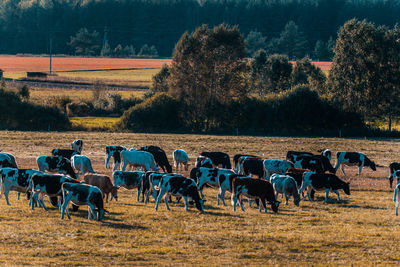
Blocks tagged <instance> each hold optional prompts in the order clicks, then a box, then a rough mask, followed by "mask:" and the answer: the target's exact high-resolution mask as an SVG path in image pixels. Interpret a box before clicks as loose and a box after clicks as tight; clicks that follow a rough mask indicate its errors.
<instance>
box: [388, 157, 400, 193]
mask: <svg viewBox="0 0 400 267" xmlns="http://www.w3.org/2000/svg"><path fill="white" fill-rule="evenodd" d="M399 175H400V162H392V163H390V165H389V182H390V188H392V185H393V180H394V178H395V177H397V183H399Z"/></svg>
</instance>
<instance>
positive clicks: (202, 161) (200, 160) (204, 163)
mask: <svg viewBox="0 0 400 267" xmlns="http://www.w3.org/2000/svg"><path fill="white" fill-rule="evenodd" d="M194 166H195V167H196V168H200V167H205V168H212V167H213V162H212V160H211V159H210V158H208V157H205V156H198V157H197V159H196V164H195V165H194Z"/></svg>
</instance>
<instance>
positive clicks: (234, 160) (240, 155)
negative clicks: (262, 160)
mask: <svg viewBox="0 0 400 267" xmlns="http://www.w3.org/2000/svg"><path fill="white" fill-rule="evenodd" d="M241 157H252V158H259V157H258V156H253V155H247V154H236V155H234V156H233V165H234V166H235V172H236V173H239V172H240V169H239V166H240V162H239V159H240V158H241Z"/></svg>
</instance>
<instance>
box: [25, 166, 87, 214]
mask: <svg viewBox="0 0 400 267" xmlns="http://www.w3.org/2000/svg"><path fill="white" fill-rule="evenodd" d="M65 182H70V183H80V181H79V180H76V179H73V178H70V177H68V176H64V175H60V174H47V173H35V174H33V175H32V177H31V181H30V183H29V190H31V192H32V197H31V202H30V204H31V207H32V210H33V209H34V208H35V204H36V202H37V201H39V204H40V205H41V206H42V208H43V209H44V210H47V207H46V205H45V204H44V201H43V198H38V197H39V194H40V193H44V194H46V195H47V196H48V197H50V199H53V200H52V201H51V202H52V204H53V205H55V206H59V205H58V204H57V198H58V197H59V196H61V195H62V194H61V186H62V184H63V183H65ZM54 199H55V200H56V201H54ZM54 202H56V203H54Z"/></svg>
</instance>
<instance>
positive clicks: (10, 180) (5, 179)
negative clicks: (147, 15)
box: [0, 168, 40, 205]
mask: <svg viewBox="0 0 400 267" xmlns="http://www.w3.org/2000/svg"><path fill="white" fill-rule="evenodd" d="M35 173H40V171H37V170H32V169H16V168H2V169H0V179H1V181H0V192H1V191H2V190H3V189H2V188H4V196H5V198H6V202H7V205H10V202H9V200H8V194H9V192H10V191H17V192H18V196H19V193H27V196H28V197H29V196H30V194H29V193H28V187H29V182H30V180H31V177H32V175H33V174H35Z"/></svg>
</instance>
